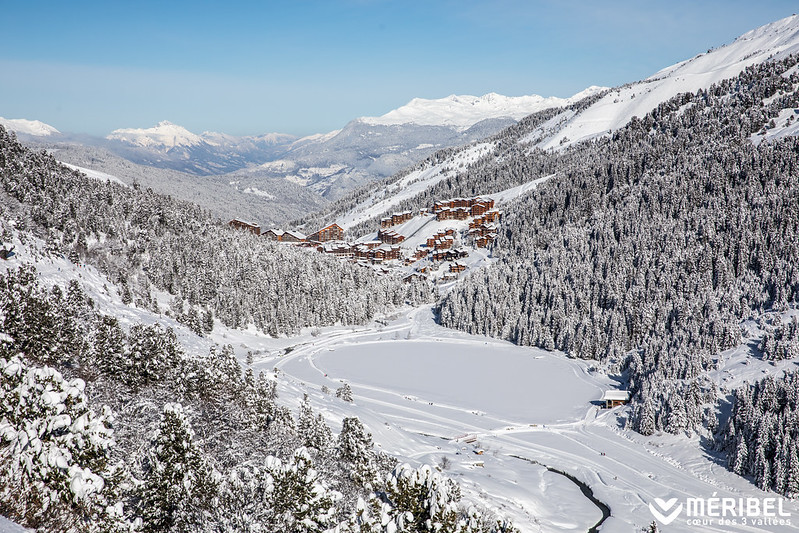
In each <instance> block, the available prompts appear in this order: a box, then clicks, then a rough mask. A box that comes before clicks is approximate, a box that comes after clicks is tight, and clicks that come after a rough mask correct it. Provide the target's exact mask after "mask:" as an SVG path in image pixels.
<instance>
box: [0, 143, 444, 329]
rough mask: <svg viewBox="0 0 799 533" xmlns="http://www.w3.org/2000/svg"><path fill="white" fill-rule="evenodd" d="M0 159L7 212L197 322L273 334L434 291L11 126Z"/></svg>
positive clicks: (347, 318) (57, 249) (136, 295)
mask: <svg viewBox="0 0 799 533" xmlns="http://www.w3.org/2000/svg"><path fill="white" fill-rule="evenodd" d="M0 158H1V159H0V179H2V186H3V190H2V192H1V193H0V194H3V197H4V198H5V199H6V200H4V202H3V204H2V205H3V215H5V216H6V217H9V218H15V219H17V221H18V227H19V228H20V229H27V230H30V231H31V232H33V234H35V235H39V236H40V237H41V238H43V239H45V240H46V241H47V249H48V251H49V252H51V253H58V254H64V255H67V256H68V257H69V258H70V260H72V261H73V262H75V263H77V262H87V263H90V264H93V265H96V266H97V267H98V268H99V269H100V270H101V271H103V272H104V273H105V274H107V275H108V276H109V277H110V278H111V279H112V280H113V281H114V282H115V283H117V284H119V285H120V286H121V287H122V289H121V290H122V291H123V292H124V293H125V297H126V299H127V300H128V301H133V302H135V303H136V304H137V305H140V306H142V307H145V308H148V309H151V310H153V311H154V312H159V309H158V307H157V304H156V303H155V301H154V298H153V292H152V291H154V290H160V291H166V292H168V293H169V294H170V295H173V297H174V305H173V306H172V307H173V309H172V311H173V312H175V313H176V315H177V316H185V317H186V318H187V319H188V320H190V321H191V322H192V323H195V322H197V320H195V318H196V317H201V316H203V317H204V316H206V315H208V319H207V320H204V322H205V323H206V324H208V325H210V324H211V320H212V318H214V317H215V318H217V319H219V320H221V321H222V323H224V324H225V325H228V326H231V327H246V326H247V325H248V324H254V325H255V327H256V328H258V329H260V330H263V331H266V332H268V333H270V334H273V335H278V334H285V333H296V332H297V331H299V329H300V328H302V327H310V326H320V325H329V324H333V323H336V322H339V323H343V324H357V323H362V322H364V321H365V320H367V319H370V318H371V317H373V316H374V315H375V313H377V312H379V311H383V310H386V309H387V308H389V307H391V306H394V305H398V304H404V303H405V302H406V301H410V302H421V301H425V300H427V299H428V298H429V297H430V293H429V290H428V288H427V287H426V286H424V285H420V284H418V283H417V284H413V285H408V284H402V283H401V282H400V281H399V280H395V279H392V278H390V277H379V276H376V275H375V274H374V272H373V271H371V270H369V269H363V268H360V267H357V266H352V265H349V264H344V263H341V262H340V261H337V260H335V259H333V258H330V257H326V256H325V255H323V254H318V253H315V252H313V251H308V250H300V249H295V248H287V247H280V246H278V245H277V244H275V243H272V242H269V241H267V240H266V239H262V238H258V237H257V236H254V235H251V234H248V233H246V232H237V231H233V230H230V229H229V228H227V227H226V226H225V225H223V224H222V223H221V221H219V220H217V219H214V218H213V217H211V216H210V215H209V214H208V213H207V212H204V211H203V210H201V209H200V208H198V207H196V206H195V205H193V204H189V203H186V202H181V201H176V200H173V199H171V198H169V197H166V196H161V195H159V194H156V193H154V192H152V191H151V190H149V189H145V190H142V189H139V188H136V187H133V188H126V187H123V186H121V185H118V184H114V183H109V182H103V181H99V180H94V179H91V178H87V177H86V176H84V175H82V174H81V173H79V172H77V171H73V170H70V169H68V168H66V167H64V166H63V165H61V164H59V163H58V162H56V161H55V160H54V159H53V158H52V157H50V156H49V155H47V154H46V153H44V152H33V151H30V150H27V149H25V148H23V147H22V146H21V145H19V144H18V143H17V142H16V141H15V139H14V138H13V136H12V135H9V134H8V133H7V132H6V131H5V130H0ZM197 329H198V330H201V329H202V327H200V326H198V328H197Z"/></svg>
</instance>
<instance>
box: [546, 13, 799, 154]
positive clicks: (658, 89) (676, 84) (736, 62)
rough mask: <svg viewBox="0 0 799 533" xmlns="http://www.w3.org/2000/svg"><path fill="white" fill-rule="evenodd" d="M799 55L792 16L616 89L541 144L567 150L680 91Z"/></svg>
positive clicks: (797, 26) (798, 31) (796, 20)
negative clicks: (760, 64)
mask: <svg viewBox="0 0 799 533" xmlns="http://www.w3.org/2000/svg"><path fill="white" fill-rule="evenodd" d="M796 52H799V16H797V15H792V16H790V17H787V18H784V19H782V20H778V21H776V22H772V23H770V24H766V25H765V26H762V27H760V28H757V29H755V30H752V31H750V32H747V33H745V34H743V35H741V36H740V37H738V38H737V39H735V41H733V42H732V43H730V44H728V45H725V46H722V47H720V48H717V49H715V50H712V51H710V52H707V53H704V54H699V55H698V56H696V57H694V58H692V59H689V60H687V61H683V62H681V63H677V64H676V65H672V66H670V67H667V68H664V69H663V70H661V71H659V72H657V73H655V74H654V75H652V76H651V77H649V78H647V79H646V80H643V81H640V82H637V83H632V84H629V85H626V86H624V87H620V88H617V89H615V90H612V91H610V92H609V93H608V94H607V95H605V96H604V97H603V98H602V99H600V100H599V101H598V102H596V103H595V104H593V105H592V106H591V107H589V108H588V109H586V110H584V111H583V112H581V113H578V114H577V115H575V116H573V117H572V118H570V119H569V120H568V121H567V122H566V123H565V124H564V125H563V126H562V127H561V128H560V129H559V130H558V131H557V132H556V133H555V134H553V135H551V136H549V137H547V138H545V139H544V140H543V141H541V142H540V143H539V146H540V147H541V148H545V149H546V148H558V147H560V148H564V147H567V146H569V145H571V144H573V143H575V142H578V141H582V140H586V139H590V138H593V137H596V136H598V135H602V134H604V133H607V132H609V131H613V130H617V129H619V128H621V127H623V126H624V125H626V124H627V123H628V122H629V121H630V119H631V118H632V117H634V116H637V117H643V116H644V115H645V114H647V113H648V112H650V111H652V110H653V109H654V108H656V107H657V106H658V104H660V103H661V102H664V101H666V100H668V99H670V98H672V97H674V96H676V95H678V94H680V93H684V92H695V91H697V90H699V89H705V88H708V87H710V86H711V85H712V84H713V83H716V82H718V81H721V80H723V79H727V78H731V77H734V76H737V75H738V74H740V73H741V72H742V71H743V70H744V69H745V68H746V67H748V66H750V65H754V64H756V63H762V62H763V61H766V60H767V59H768V58H770V57H774V58H780V57H783V56H786V55H788V54H792V53H796Z"/></svg>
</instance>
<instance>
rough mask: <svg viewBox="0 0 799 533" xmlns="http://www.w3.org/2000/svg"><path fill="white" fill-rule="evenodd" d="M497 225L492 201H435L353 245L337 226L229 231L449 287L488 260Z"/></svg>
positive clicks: (245, 226) (243, 225)
mask: <svg viewBox="0 0 799 533" xmlns="http://www.w3.org/2000/svg"><path fill="white" fill-rule="evenodd" d="M499 219H500V211H499V210H497V209H494V200H493V199H492V198H490V197H486V198H480V197H478V198H455V199H452V200H444V201H437V202H436V203H435V204H434V205H433V207H432V208H429V209H428V208H422V209H420V210H419V212H418V213H414V212H412V211H404V212H402V213H392V215H391V216H390V217H384V218H382V219H381V220H380V228H379V229H378V230H377V233H370V234H368V235H366V236H364V237H361V238H359V239H357V240H355V241H352V242H348V241H346V240H344V228H342V227H341V226H339V225H338V224H336V223H335V222H334V223H332V224H329V225H327V226H325V227H323V228H321V229H320V230H318V231H316V232H314V233H312V234H310V235H307V236H306V235H305V234H303V233H301V232H299V231H296V230H280V229H275V228H269V229H267V230H266V231H263V230H262V229H261V226H260V225H258V224H253V223H250V222H245V221H243V220H239V219H233V220H231V221H230V222H229V225H230V226H231V227H233V228H236V229H240V230H245V231H250V232H252V233H253V234H255V235H260V236H262V237H264V238H267V239H270V240H273V241H278V242H283V243H289V244H293V245H295V246H301V247H308V248H314V249H316V250H317V251H319V252H322V253H326V254H332V255H334V256H336V257H339V258H341V259H347V260H350V261H353V262H355V263H358V264H360V265H363V266H368V265H374V266H375V267H376V270H377V271H378V272H381V273H384V274H387V273H389V271H390V270H391V271H398V272H401V273H402V275H403V280H404V281H406V282H410V281H413V280H415V279H432V280H435V281H437V282H448V281H452V280H455V279H457V278H458V276H459V275H460V274H461V273H462V272H464V271H466V270H467V268H468V265H472V264H475V261H477V262H482V261H485V260H487V258H488V254H487V253H485V252H483V253H479V252H478V251H477V249H480V248H483V249H484V248H486V247H488V246H489V245H490V244H491V243H492V242H493V241H494V239H495V238H496V235H497V224H498V222H499ZM470 258H471V259H470ZM378 265H379V266H378ZM389 269H390V270H389Z"/></svg>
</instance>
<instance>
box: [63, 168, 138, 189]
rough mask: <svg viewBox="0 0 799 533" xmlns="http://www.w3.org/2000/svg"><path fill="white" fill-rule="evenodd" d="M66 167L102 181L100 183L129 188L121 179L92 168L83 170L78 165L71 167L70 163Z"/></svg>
mask: <svg viewBox="0 0 799 533" xmlns="http://www.w3.org/2000/svg"><path fill="white" fill-rule="evenodd" d="M64 165H66V166H68V167H69V168H71V169H73V170H77V171H79V172H83V173H84V174H86V176H88V177H90V178H93V179H96V180H100V181H110V182H111V183H116V184H118V185H122V186H123V187H127V186H128V184H127V183H125V182H124V181H122V180H121V179H119V178H117V177H116V176H112V175H111V174H106V173H105V172H100V171H99V170H92V169H90V168H83V167H79V166H77V165H70V164H69V163H64Z"/></svg>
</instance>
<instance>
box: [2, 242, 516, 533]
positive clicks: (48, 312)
mask: <svg viewBox="0 0 799 533" xmlns="http://www.w3.org/2000/svg"><path fill="white" fill-rule="evenodd" d="M6 230H7V231H12V230H9V228H7V227H6ZM13 231H15V232H17V235H16V238H17V240H20V237H21V236H22V235H23V232H22V231H20V230H19V229H18V228H17V229H14V230H13ZM26 238H27V239H32V237H31V236H30V235H29V236H28V237H26ZM39 242H41V243H42V244H41V246H40V249H38V250H37V251H36V253H39V254H42V255H44V256H46V255H47V254H48V253H50V252H49V251H48V250H47V249H45V247H47V246H49V245H47V244H45V243H43V241H39ZM32 246H33V247H34V248H36V245H35V243H33V245H32ZM280 379H281V378H280V376H279V374H278V373H277V372H269V373H268V374H266V373H260V374H259V375H257V376H256V375H255V374H254V373H253V371H252V370H251V369H248V371H246V372H245V371H243V370H242V367H241V365H240V364H239V362H238V360H237V359H236V357H235V355H234V351H233V348H232V346H230V345H225V346H219V345H214V346H212V347H211V349H210V350H209V351H208V352H207V353H198V352H196V351H186V349H185V348H184V347H183V346H182V344H181V343H180V342H179V341H178V340H177V337H176V335H175V333H174V331H173V330H172V329H170V328H168V327H164V326H163V325H161V324H160V323H154V324H144V323H136V324H132V325H130V326H129V327H126V326H124V325H123V324H122V323H120V321H119V320H118V319H117V318H116V317H115V316H111V315H106V314H104V313H102V312H101V311H100V310H99V308H98V305H97V304H96V302H95V301H93V300H92V298H90V297H89V296H88V295H87V293H86V292H85V291H84V290H83V288H82V286H81V283H80V282H79V281H77V280H75V279H73V280H72V281H71V282H70V283H69V284H68V286H67V287H66V289H65V290H62V289H61V288H60V287H59V286H58V285H53V286H52V287H48V286H47V285H45V284H44V283H42V281H40V278H39V275H38V273H37V271H36V270H35V268H34V267H33V266H30V265H24V264H23V265H20V266H18V267H17V268H10V269H8V270H6V271H5V273H3V274H0V390H2V394H1V395H0V405H1V407H0V408H1V409H2V413H3V417H2V420H1V421H0V442H1V443H2V447H1V448H0V511H1V512H2V514H3V515H4V516H8V517H11V518H13V519H15V520H17V521H19V522H20V523H22V524H23V525H26V526H28V527H35V528H37V529H39V530H42V531H75V532H77V531H80V532H84V531H231V530H234V531H253V532H272V531H296V532H315V531H317V532H318V531H331V530H332V531H339V532H342V533H343V532H367V531H368V532H384V531H392V532H409V533H410V532H416V531H439V530H441V531H463V532H493V531H496V532H510V531H514V530H515V529H514V528H513V526H512V525H511V524H509V523H507V522H506V521H504V520H503V519H500V518H497V517H495V516H494V514H493V513H491V512H487V511H483V510H481V509H478V508H476V507H474V506H472V505H470V506H466V505H462V504H461V503H460V498H461V496H460V492H459V489H458V486H457V485H456V484H455V483H454V482H453V481H451V480H449V479H447V478H446V477H444V476H442V475H441V474H440V473H439V472H437V471H435V470H433V469H431V468H429V467H420V468H414V467H411V466H409V465H407V464H399V463H398V462H397V460H396V459H394V458H392V457H390V456H388V455H386V454H384V453H382V452H379V451H377V450H376V449H375V448H374V447H373V445H372V440H371V436H370V435H369V432H368V430H367V429H366V428H364V426H363V424H362V423H361V422H360V421H359V420H358V418H356V417H348V418H345V419H343V420H341V421H340V424H338V425H339V426H340V428H341V429H340V431H339V432H338V434H337V435H336V434H334V433H333V431H332V430H331V428H330V426H329V425H328V423H327V422H326V420H325V418H324V417H323V416H322V414H321V413H318V412H316V411H314V409H313V408H312V407H311V405H310V403H309V402H308V399H307V397H306V399H305V400H304V401H303V402H301V403H300V406H299V410H298V412H296V413H293V412H291V411H290V410H289V409H287V408H286V407H284V406H281V405H279V404H278V403H277V402H276V399H277V392H276V391H277V384H278V383H279V381H280ZM335 396H336V397H338V400H337V401H339V402H348V401H352V398H351V391H350V390H349V388H348V387H347V386H346V384H345V385H343V386H342V387H341V388H340V390H338V391H336V394H335ZM442 528H444V529H442Z"/></svg>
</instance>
